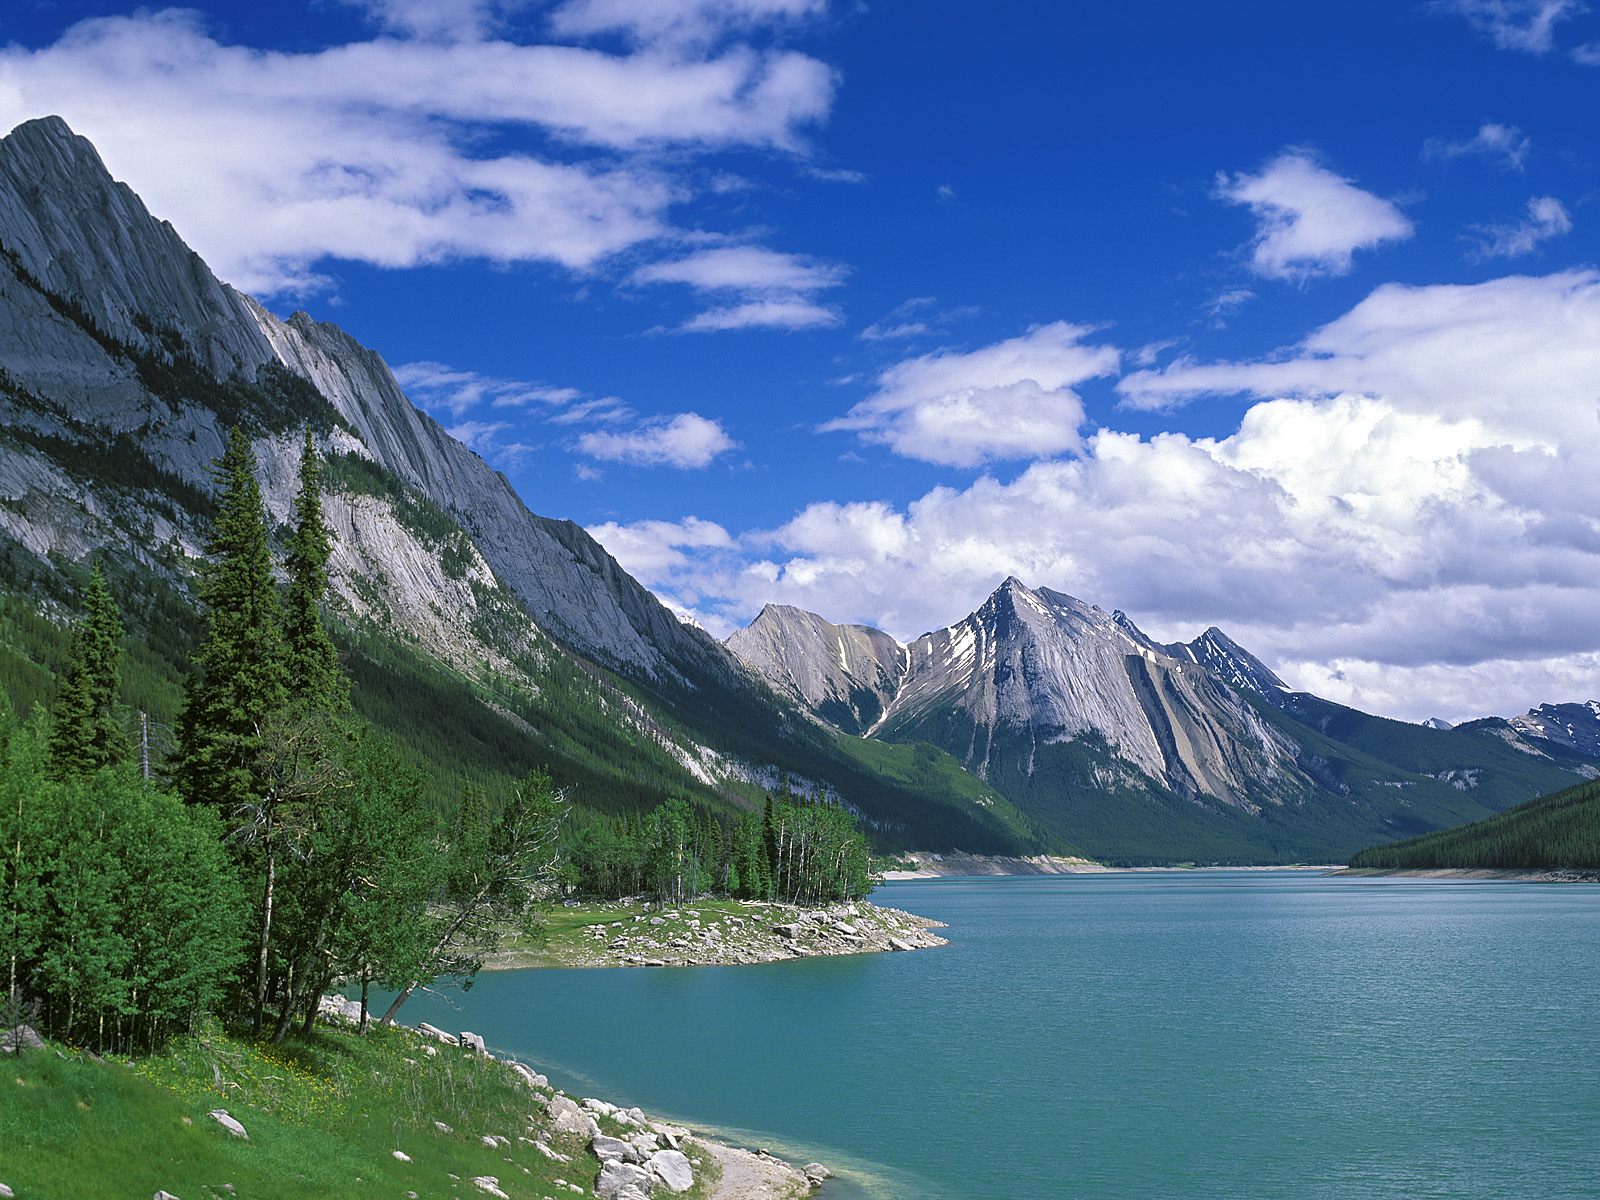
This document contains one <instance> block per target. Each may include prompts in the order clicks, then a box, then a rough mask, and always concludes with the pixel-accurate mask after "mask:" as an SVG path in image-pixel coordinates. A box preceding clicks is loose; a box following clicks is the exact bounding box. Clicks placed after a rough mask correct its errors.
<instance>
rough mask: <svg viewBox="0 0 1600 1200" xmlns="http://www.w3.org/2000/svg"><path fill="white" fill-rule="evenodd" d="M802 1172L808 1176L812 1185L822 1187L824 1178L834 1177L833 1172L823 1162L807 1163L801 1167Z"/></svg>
mask: <svg viewBox="0 0 1600 1200" xmlns="http://www.w3.org/2000/svg"><path fill="white" fill-rule="evenodd" d="M800 1174H802V1175H804V1176H805V1177H806V1179H807V1181H809V1182H810V1184H811V1186H812V1187H821V1186H822V1183H823V1180H825V1179H832V1178H833V1172H832V1171H830V1170H828V1168H827V1167H825V1166H823V1165H822V1164H821V1163H807V1164H806V1165H805V1166H803V1167H801V1168H800Z"/></svg>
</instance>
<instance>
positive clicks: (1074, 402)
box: [822, 321, 1119, 467]
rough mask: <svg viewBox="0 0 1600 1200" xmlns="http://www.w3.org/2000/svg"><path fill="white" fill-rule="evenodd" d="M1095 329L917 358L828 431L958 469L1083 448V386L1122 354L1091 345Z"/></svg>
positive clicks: (1046, 330)
mask: <svg viewBox="0 0 1600 1200" xmlns="http://www.w3.org/2000/svg"><path fill="white" fill-rule="evenodd" d="M1094 332H1095V329H1094V327H1092V326H1087V325H1072V324H1069V323H1067V322H1065V321H1057V322H1055V323H1054V324H1051V325H1040V326H1036V327H1035V328H1033V329H1030V330H1029V331H1028V332H1027V333H1025V334H1023V335H1022V336H1020V337H1014V338H1010V339H1007V340H1006V341H1003V342H997V343H995V344H993V345H990V346H984V347H981V348H979V349H977V350H970V351H965V352H961V351H953V350H942V351H939V352H937V353H934V354H925V355H922V356H920V357H917V358H912V359H907V360H906V361H904V362H900V363H897V364H895V365H894V366H892V367H889V368H888V369H887V370H885V371H883V372H882V373H881V374H880V375H879V376H878V379H877V390H876V391H874V392H873V394H872V395H871V396H869V397H868V398H867V399H865V400H863V401H862V402H861V403H860V404H857V405H856V406H855V407H854V408H852V409H851V410H850V411H849V413H847V414H846V415H845V416H843V417H839V418H838V419H836V420H833V421H830V422H828V423H827V424H826V425H824V426H823V427H822V428H823V430H824V431H834V430H846V431H851V432H854V433H856V434H858V435H860V437H861V438H862V439H863V440H865V441H869V442H876V443H880V444H882V445H886V446H888V447H889V448H890V449H892V450H893V451H894V452H895V453H896V454H899V455H902V456H904V457H906V458H916V459H921V460H923V461H924V462H932V463H941V464H943V465H946V466H955V467H974V466H979V465H982V464H983V463H988V462H997V461H1002V460H1007V459H1037V458H1049V457H1051V456H1053V455H1057V454H1063V453H1067V452H1071V451H1076V450H1078V449H1079V448H1080V447H1081V446H1082V437H1081V434H1080V432H1079V431H1080V429H1081V428H1082V426H1083V423H1084V411H1083V401H1082V400H1081V399H1080V398H1079V396H1078V394H1077V392H1075V391H1073V390H1072V389H1073V386H1074V385H1076V384H1079V383H1082V382H1083V381H1084V380H1086V379H1093V378H1095V377H1097V376H1103V375H1110V374H1113V373H1114V372H1115V371H1116V369H1117V363H1118V361H1119V354H1118V351H1117V350H1116V348H1115V347H1112V346H1107V345H1103V344H1091V343H1088V342H1085V340H1084V339H1085V338H1087V337H1089V336H1090V335H1091V334H1093V333H1094Z"/></svg>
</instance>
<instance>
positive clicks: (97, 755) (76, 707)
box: [50, 563, 129, 779]
mask: <svg viewBox="0 0 1600 1200" xmlns="http://www.w3.org/2000/svg"><path fill="white" fill-rule="evenodd" d="M83 609H84V615H83V620H82V621H80V622H79V623H78V628H77V631H76V632H75V633H74V635H73V639H72V658H71V661H70V662H69V663H68V665H67V677H66V680H65V681H64V682H63V684H62V687H61V692H60V694H59V695H57V697H56V703H55V707H54V709H53V710H52V712H51V726H50V769H51V772H52V773H53V774H54V775H55V776H56V777H57V778H61V779H66V778H71V777H74V776H78V775H88V774H90V773H92V772H94V771H98V770H100V769H101V768H102V767H108V766H110V765H112V764H113V763H116V762H120V761H122V760H124V759H126V758H127V756H128V749H129V747H128V736H127V733H126V732H125V731H124V730H123V728H122V722H121V721H120V719H119V718H118V715H117V685H118V679H119V675H118V666H119V663H120V661H121V658H122V634H123V627H122V616H121V614H120V613H119V612H118V611H117V604H116V601H115V600H113V599H112V598H111V589H110V588H108V587H107V586H106V577H105V572H104V571H102V570H101V569H100V564H99V563H96V564H95V567H94V573H93V574H92V575H91V576H90V577H89V590H88V592H87V593H86V594H85V596H84V604H83Z"/></svg>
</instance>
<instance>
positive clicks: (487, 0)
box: [344, 0, 527, 40]
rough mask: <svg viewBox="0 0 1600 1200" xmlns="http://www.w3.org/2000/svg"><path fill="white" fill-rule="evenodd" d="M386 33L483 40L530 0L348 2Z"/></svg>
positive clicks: (383, 0) (376, 0) (345, 1)
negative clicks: (505, 17)
mask: <svg viewBox="0 0 1600 1200" xmlns="http://www.w3.org/2000/svg"><path fill="white" fill-rule="evenodd" d="M344 3H346V4H348V5H349V6H350V7H352V8H359V9H361V10H363V11H365V12H366V14H367V15H368V16H369V17H371V18H372V19H373V20H374V21H376V22H377V23H378V24H379V25H381V26H383V27H384V28H385V29H391V30H394V31H396V32H398V33H406V34H416V35H418V36H419V37H432V38H451V39H457V40H468V39H471V38H477V37H482V36H483V35H484V34H485V33H487V32H488V31H489V30H490V29H491V28H492V27H493V26H494V25H496V24H498V23H499V21H500V19H501V18H502V16H504V15H505V14H506V13H508V12H511V11H514V10H516V9H519V8H522V7H524V6H525V5H526V3H527V0H344Z"/></svg>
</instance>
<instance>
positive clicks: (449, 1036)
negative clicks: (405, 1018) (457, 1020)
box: [417, 1021, 461, 1046]
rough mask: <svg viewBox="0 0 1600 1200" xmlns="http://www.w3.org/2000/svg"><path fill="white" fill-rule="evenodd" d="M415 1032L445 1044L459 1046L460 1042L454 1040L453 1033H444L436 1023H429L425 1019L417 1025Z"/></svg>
mask: <svg viewBox="0 0 1600 1200" xmlns="http://www.w3.org/2000/svg"><path fill="white" fill-rule="evenodd" d="M417 1032H418V1033H420V1034H421V1035H422V1036H423V1037H425V1038H432V1039H433V1040H434V1041H436V1042H442V1043H443V1044H444V1045H446V1046H459V1045H460V1044H461V1043H460V1042H458V1041H457V1040H456V1035H455V1034H453V1033H446V1032H445V1031H444V1030H442V1029H440V1028H439V1027H438V1026H437V1025H429V1024H428V1023H427V1022H426V1021H423V1022H422V1023H420V1024H419V1025H418V1026H417Z"/></svg>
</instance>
